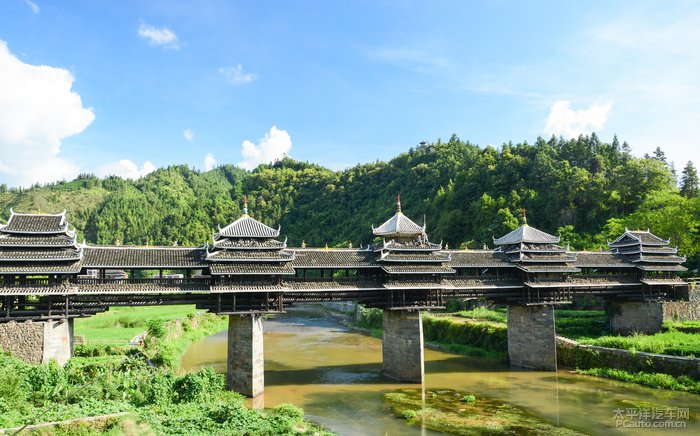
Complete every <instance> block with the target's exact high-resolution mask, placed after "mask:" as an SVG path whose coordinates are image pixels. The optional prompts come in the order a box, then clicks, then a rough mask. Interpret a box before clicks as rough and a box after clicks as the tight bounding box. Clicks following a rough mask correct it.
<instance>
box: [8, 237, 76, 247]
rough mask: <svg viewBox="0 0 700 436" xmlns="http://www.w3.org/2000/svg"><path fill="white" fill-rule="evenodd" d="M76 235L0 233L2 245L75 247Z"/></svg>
mask: <svg viewBox="0 0 700 436" xmlns="http://www.w3.org/2000/svg"><path fill="white" fill-rule="evenodd" d="M76 245H77V242H76V239H75V235H73V236H67V235H65V234H60V235H13V234H2V233H0V247H2V248H6V247H26V248H29V247H32V248H57V247H75V246H76Z"/></svg>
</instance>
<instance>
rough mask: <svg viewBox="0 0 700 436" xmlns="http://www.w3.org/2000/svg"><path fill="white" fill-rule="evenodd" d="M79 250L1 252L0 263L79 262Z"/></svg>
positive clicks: (80, 254) (80, 255)
mask: <svg viewBox="0 0 700 436" xmlns="http://www.w3.org/2000/svg"><path fill="white" fill-rule="evenodd" d="M81 257H82V252H81V251H80V250H65V249H63V250H62V249H60V248H59V249H48V250H47V249H38V250H2V251H0V262H54V261H68V260H80V258H81Z"/></svg>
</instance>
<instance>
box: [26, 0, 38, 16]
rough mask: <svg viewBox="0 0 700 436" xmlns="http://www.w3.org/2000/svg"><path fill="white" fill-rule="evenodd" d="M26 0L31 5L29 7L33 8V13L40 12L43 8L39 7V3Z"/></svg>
mask: <svg viewBox="0 0 700 436" xmlns="http://www.w3.org/2000/svg"><path fill="white" fill-rule="evenodd" d="M24 2H25V3H26V4H27V6H29V9H31V10H32V12H33V13H35V14H38V13H39V12H40V11H41V9H39V5H37V4H36V3H34V2H33V1H32V0H24Z"/></svg>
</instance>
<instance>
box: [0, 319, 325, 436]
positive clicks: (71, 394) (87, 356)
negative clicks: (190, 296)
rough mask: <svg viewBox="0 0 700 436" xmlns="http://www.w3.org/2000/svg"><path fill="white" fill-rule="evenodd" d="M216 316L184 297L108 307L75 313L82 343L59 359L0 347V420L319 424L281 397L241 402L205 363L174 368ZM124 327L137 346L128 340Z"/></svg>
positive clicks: (75, 425)
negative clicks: (28, 358)
mask: <svg viewBox="0 0 700 436" xmlns="http://www.w3.org/2000/svg"><path fill="white" fill-rule="evenodd" d="M226 325H227V318H226V317H219V316H215V315H212V314H208V313H204V312H201V311H197V310H196V309H195V308H194V306H186V307H146V308H117V309H112V310H111V311H109V312H107V313H104V314H101V315H98V316H95V317H93V318H88V319H80V320H77V321H76V327H75V329H76V333H77V335H79V336H82V342H83V343H84V344H83V345H78V346H76V350H75V357H73V358H72V359H71V360H70V361H69V363H68V364H66V365H65V366H64V367H61V366H59V365H57V364H56V363H55V362H52V363H49V364H44V365H29V364H26V363H24V362H22V361H20V360H18V359H15V358H13V357H11V356H8V355H0V428H13V427H15V428H16V427H19V426H23V425H26V424H40V423H46V422H56V424H55V425H52V426H50V427H46V426H42V427H41V428H40V429H37V430H35V431H38V432H40V433H41V434H97V433H105V432H106V433H111V434H133V435H141V434H183V433H188V434H192V435H199V434H201V435H205V434H207V435H208V434H212V433H224V434H227V433H248V434H292V433H293V434H327V433H326V432H325V431H323V430H322V429H320V428H318V427H316V426H314V425H312V424H310V423H309V422H308V421H306V420H305V418H304V412H303V411H302V410H301V409H299V408H297V407H295V406H292V405H289V404H284V405H280V406H278V407H276V408H274V409H271V410H269V411H266V412H262V411H257V410H251V409H249V408H248V407H246V405H245V400H244V398H243V397H242V396H241V395H239V394H237V393H234V392H230V391H227V390H226V389H225V386H224V379H225V378H224V376H223V375H222V374H216V373H215V372H214V371H212V370H211V369H209V368H204V369H201V370H200V371H197V372H191V373H186V374H183V373H182V371H181V370H180V369H179V359H180V356H181V355H182V354H183V353H184V352H185V351H186V350H187V348H188V347H189V345H190V344H191V343H193V342H194V341H197V340H199V339H201V338H204V337H207V336H210V335H212V334H215V333H217V332H220V331H222V330H225V328H226ZM134 337H140V338H142V339H143V340H142V341H141V342H142V343H141V346H139V347H136V346H129V345H128V344H129V341H130V340H131V339H132V338H134ZM105 415H107V416H105ZM12 433H14V431H13V432H12ZM0 434H3V433H2V431H0Z"/></svg>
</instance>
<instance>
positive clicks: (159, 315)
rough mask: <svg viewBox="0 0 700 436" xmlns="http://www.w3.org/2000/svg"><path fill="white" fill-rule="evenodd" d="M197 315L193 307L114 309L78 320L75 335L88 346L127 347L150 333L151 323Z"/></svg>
mask: <svg viewBox="0 0 700 436" xmlns="http://www.w3.org/2000/svg"><path fill="white" fill-rule="evenodd" d="M195 313H197V309H196V308H195V307H194V306H193V305H187V306H146V307H112V308H110V309H109V310H108V311H107V312H103V313H98V314H97V315H95V316H91V317H89V318H79V319H76V320H75V332H74V333H75V335H76V336H82V337H83V338H84V340H85V343H86V344H88V345H93V344H105V345H114V344H119V345H127V344H128V342H129V341H130V340H131V339H133V338H134V337H135V336H136V335H138V334H140V333H143V332H145V331H146V330H148V322H149V321H151V320H161V321H172V320H176V319H183V318H187V316H188V315H190V314H195Z"/></svg>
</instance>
